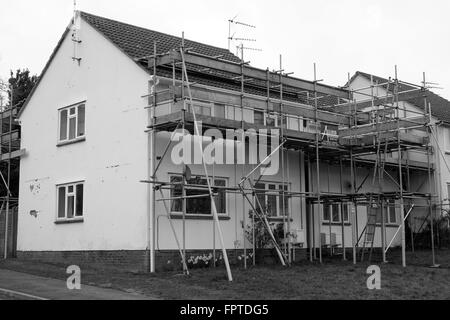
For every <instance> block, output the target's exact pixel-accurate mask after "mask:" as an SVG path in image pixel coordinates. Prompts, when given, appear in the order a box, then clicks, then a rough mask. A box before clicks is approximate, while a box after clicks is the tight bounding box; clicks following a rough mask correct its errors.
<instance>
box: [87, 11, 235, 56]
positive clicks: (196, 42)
mask: <svg viewBox="0 0 450 320" xmlns="http://www.w3.org/2000/svg"><path fill="white" fill-rule="evenodd" d="M80 13H81V14H84V15H87V16H91V17H94V18H100V19H104V20H108V21H111V22H114V23H119V24H123V25H126V26H130V27H133V28H138V29H141V30H145V31H150V32H154V33H157V34H160V35H164V36H168V37H172V38H177V39H179V40H180V41H181V40H182V38H181V37H180V36H175V35H172V34H169V33H166V32H161V31H157V30H153V29H148V28H145V27H141V26H138V25H134V24H131V23H128V22H122V21H119V20H114V19H111V18H106V17H103V16H98V15H95V14H92V13H89V12H86V11H80ZM87 22H88V23H89V21H87ZM185 40H186V41H189V42H191V43H195V44H199V45H202V46H208V47H211V48H215V49H219V50H224V51H226V52H227V53H229V54H231V55H233V56H234V57H236V58H237V59H240V58H239V57H238V56H236V55H235V54H234V53H233V52H231V51H230V50H228V49H227V48H223V47H218V46H214V45H210V44H206V43H202V42H199V41H195V40H190V39H186V38H185Z"/></svg>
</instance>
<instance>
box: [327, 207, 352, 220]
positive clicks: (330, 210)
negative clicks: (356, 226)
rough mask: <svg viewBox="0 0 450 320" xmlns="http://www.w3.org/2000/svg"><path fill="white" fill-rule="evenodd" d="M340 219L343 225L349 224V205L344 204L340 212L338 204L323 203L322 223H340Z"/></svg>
mask: <svg viewBox="0 0 450 320" xmlns="http://www.w3.org/2000/svg"><path fill="white" fill-rule="evenodd" d="M341 211H342V212H341ZM330 218H331V221H330ZM342 219H344V223H350V217H349V204H347V203H344V204H343V205H342V210H341V204H339V203H325V204H324V205H323V216H322V222H323V223H342Z"/></svg>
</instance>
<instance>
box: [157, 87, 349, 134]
mask: <svg viewBox="0 0 450 320" xmlns="http://www.w3.org/2000/svg"><path fill="white" fill-rule="evenodd" d="M170 90H175V93H176V95H177V96H180V95H181V88H180V87H175V89H174V88H173V87H171V88H170ZM191 92H192V97H193V99H194V100H200V101H211V102H215V103H220V104H224V105H231V106H239V105H240V103H241V98H240V94H238V93H237V92H236V94H235V95H232V94H228V93H221V92H218V91H214V89H212V88H211V89H210V88H203V87H198V86H193V87H192V88H191ZM171 99H172V93H171V92H164V93H161V94H157V95H156V100H157V103H162V102H166V101H168V100H171ZM271 101H278V102H274V110H273V111H274V112H278V113H281V107H280V103H279V100H277V99H271ZM259 105H260V106H261V108H262V109H264V110H266V109H267V101H266V99H258V98H256V97H252V96H251V95H246V96H245V99H244V107H246V108H252V109H254V108H255V107H257V106H259ZM283 112H284V113H287V114H289V115H293V116H298V117H302V118H304V119H309V120H313V119H315V111H314V108H312V107H310V106H300V105H298V106H296V105H293V104H289V102H286V103H285V104H284V105H283ZM317 119H318V121H319V122H326V123H331V124H336V125H348V124H349V122H350V118H349V117H348V116H346V115H343V114H338V113H332V112H328V111H322V110H319V111H318V116H317Z"/></svg>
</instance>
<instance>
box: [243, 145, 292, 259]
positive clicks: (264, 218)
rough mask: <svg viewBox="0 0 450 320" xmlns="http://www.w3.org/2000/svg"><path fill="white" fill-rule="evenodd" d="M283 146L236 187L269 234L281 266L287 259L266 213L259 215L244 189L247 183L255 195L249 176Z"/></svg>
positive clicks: (258, 204)
mask: <svg viewBox="0 0 450 320" xmlns="http://www.w3.org/2000/svg"><path fill="white" fill-rule="evenodd" d="M284 144H285V141H283V142H282V143H281V144H280V145H279V146H278V147H277V148H275V150H273V151H272V153H271V154H270V155H268V156H267V157H266V158H265V159H264V160H263V161H261V163H260V164H259V165H257V166H256V167H255V168H254V169H253V170H252V171H251V172H250V173H249V174H248V175H247V176H245V177H244V178H242V180H241V181H240V182H239V183H238V187H239V189H240V190H241V193H242V195H243V196H244V198H245V199H246V200H247V202H248V203H249V204H250V207H251V208H252V211H253V213H254V214H255V215H256V216H257V217H258V219H259V220H260V221H261V222H262V223H263V225H264V228H265V229H266V231H267V232H268V233H269V236H270V239H271V241H272V243H273V246H274V248H275V250H276V251H277V254H278V258H279V259H280V262H281V264H282V265H283V266H286V264H289V259H287V257H286V256H285V254H284V253H283V251H282V250H281V248H280V246H279V244H278V242H277V240H276V239H275V236H274V234H273V232H272V228H271V227H270V224H269V221H268V220H267V212H265V214H264V215H262V214H260V212H259V210H257V208H256V207H255V205H254V204H253V202H252V201H251V199H249V197H248V195H247V194H246V192H245V190H244V187H245V182H248V183H249V186H250V189H251V190H252V193H253V195H255V194H256V190H255V188H254V184H253V182H252V180H251V178H250V177H251V176H252V175H253V174H254V173H255V172H256V171H257V170H258V169H259V168H261V167H262V166H263V165H264V164H265V163H266V162H267V160H269V159H270V158H271V157H272V156H273V155H274V154H276V153H277V152H278V150H280V149H281V148H282V147H283V146H284ZM264 170H265V169H263V173H262V175H264ZM255 200H256V203H257V206H258V207H259V208H263V206H262V205H261V203H260V201H259V199H258V197H255Z"/></svg>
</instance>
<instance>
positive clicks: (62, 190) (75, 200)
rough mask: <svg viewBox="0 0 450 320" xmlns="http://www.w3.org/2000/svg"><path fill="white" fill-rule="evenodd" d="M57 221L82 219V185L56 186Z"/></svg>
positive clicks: (81, 183) (80, 183)
mask: <svg viewBox="0 0 450 320" xmlns="http://www.w3.org/2000/svg"><path fill="white" fill-rule="evenodd" d="M57 193H58V197H57V208H58V220H73V219H80V218H82V217H83V199H84V183H83V182H79V183H73V184H66V185H60V186H57Z"/></svg>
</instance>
